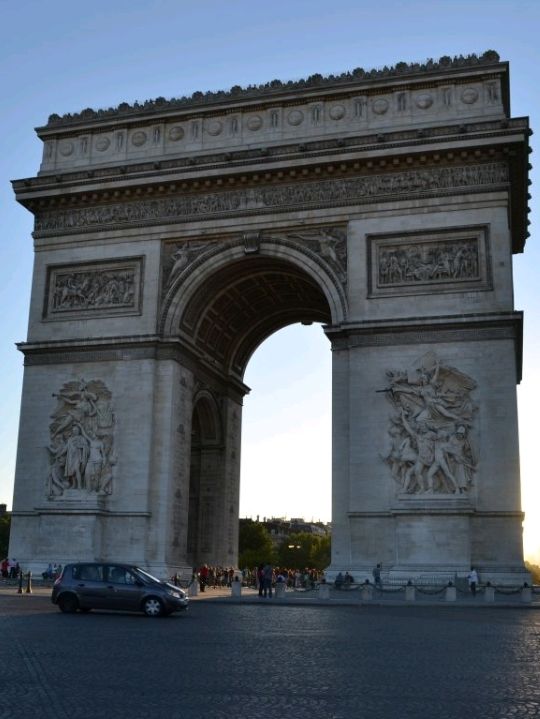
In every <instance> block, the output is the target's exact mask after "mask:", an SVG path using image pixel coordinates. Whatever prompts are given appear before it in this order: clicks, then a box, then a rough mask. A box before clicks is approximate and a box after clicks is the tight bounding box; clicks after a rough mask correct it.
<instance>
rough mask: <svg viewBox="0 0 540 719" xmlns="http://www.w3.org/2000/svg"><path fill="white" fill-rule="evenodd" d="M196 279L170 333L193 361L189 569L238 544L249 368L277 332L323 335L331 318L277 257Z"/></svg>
mask: <svg viewBox="0 0 540 719" xmlns="http://www.w3.org/2000/svg"><path fill="white" fill-rule="evenodd" d="M201 277H204V281H202V280H201V281H199V282H197V283H195V284H193V278H188V279H187V280H186V281H187V283H188V284H189V283H190V281H191V283H192V284H191V287H190V288H189V291H187V290H186V291H185V292H184V295H183V298H182V302H183V311H182V312H181V313H180V315H179V321H178V325H177V330H176V333H177V335H179V336H180V338H181V339H182V340H184V341H186V342H189V344H190V345H191V347H192V348H193V352H194V353H195V354H196V355H197V356H198V358H199V359H198V364H197V365H196V366H195V368H194V371H193V378H194V380H193V381H194V396H193V410H192V422H191V427H192V428H191V455H190V456H191V459H190V478H189V508H188V515H189V516H188V531H187V547H186V550H187V551H186V559H187V561H188V562H189V563H190V564H191V565H192V566H197V565H201V564H203V563H208V564H221V565H224V566H229V565H231V564H234V563H236V556H237V546H238V539H237V538H238V518H239V501H240V455H241V449H240V445H241V427H242V405H243V395H244V393H245V392H246V391H249V389H248V388H247V387H246V386H245V385H244V384H243V382H242V380H243V378H244V374H245V371H246V367H247V364H248V362H249V360H250V358H251V356H252V355H253V353H254V352H255V350H256V349H257V347H259V345H261V343H263V342H264V341H265V340H266V339H267V338H269V337H270V336H271V335H274V333H276V332H278V330H281V329H283V328H285V327H288V326H289V325H294V324H302V325H312V324H314V323H316V324H317V325H319V327H313V328H312V330H313V332H316V331H317V330H318V331H319V332H320V334H321V335H322V332H321V330H320V325H321V324H331V323H332V320H333V317H332V311H331V306H330V303H329V300H328V293H327V292H325V290H324V289H323V281H322V280H321V282H320V283H319V281H318V278H317V276H316V275H315V274H314V273H313V272H312V271H311V272H308V271H306V270H305V269H303V268H302V267H301V266H299V264H295V263H293V262H291V261H290V260H288V259H283V258H282V257H276V256H268V255H263V254H257V255H244V256H237V257H235V258H232V260H231V261H229V262H223V264H221V266H220V267H218V268H215V269H214V271H213V272H210V273H207V274H206V275H205V274H204V273H202V272H201ZM325 281H326V282H328V276H326V278H325ZM337 294H338V292H337V291H336V295H337ZM323 339H324V338H323ZM324 341H325V342H327V341H326V340H324ZM288 351H290V348H289V350H288ZM288 351H285V352H284V353H283V355H282V357H281V359H280V361H281V362H282V364H285V365H286V364H287V361H288V360H287V354H288ZM289 361H290V358H289ZM201 388H202V389H201ZM260 461H261V462H263V463H264V461H265V458H264V457H261V458H260Z"/></svg>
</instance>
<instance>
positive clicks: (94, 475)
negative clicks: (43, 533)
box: [46, 379, 116, 500]
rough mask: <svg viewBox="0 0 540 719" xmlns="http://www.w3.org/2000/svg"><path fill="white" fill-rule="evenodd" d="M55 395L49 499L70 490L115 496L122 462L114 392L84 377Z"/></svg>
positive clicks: (47, 486)
mask: <svg viewBox="0 0 540 719" xmlns="http://www.w3.org/2000/svg"><path fill="white" fill-rule="evenodd" d="M53 397H56V399H57V407H56V409H55V411H54V413H53V414H52V415H51V419H52V422H51V424H50V425H49V430H50V437H51V443H50V446H49V447H48V448H47V449H48V451H49V462H50V465H49V474H48V477H47V485H46V491H47V496H48V497H49V499H51V500H54V499H57V498H60V497H62V496H63V495H64V493H65V492H66V490H75V491H77V492H79V493H80V494H81V495H83V496H84V494H85V493H86V494H97V495H101V496H103V495H109V494H111V493H112V491H113V486H112V481H113V467H114V465H115V463H116V459H115V456H114V425H115V416H114V412H113V409H112V405H111V397H112V395H111V393H110V391H109V390H108V389H107V387H106V386H105V384H104V383H103V382H102V381H101V380H93V381H91V382H86V381H85V380H84V379H80V380H74V381H71V382H66V384H64V385H63V387H62V388H61V390H60V391H59V392H58V393H53Z"/></svg>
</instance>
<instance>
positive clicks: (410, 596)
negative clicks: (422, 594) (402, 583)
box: [405, 583, 416, 602]
mask: <svg viewBox="0 0 540 719" xmlns="http://www.w3.org/2000/svg"><path fill="white" fill-rule="evenodd" d="M405 601H406V602H414V601H416V587H415V586H413V585H412V584H410V583H409V584H407V586H406V587H405Z"/></svg>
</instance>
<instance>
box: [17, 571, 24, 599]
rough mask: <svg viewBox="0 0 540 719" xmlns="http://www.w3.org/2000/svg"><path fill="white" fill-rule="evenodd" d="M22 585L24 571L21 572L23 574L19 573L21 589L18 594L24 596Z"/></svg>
mask: <svg viewBox="0 0 540 719" xmlns="http://www.w3.org/2000/svg"><path fill="white" fill-rule="evenodd" d="M22 583H23V573H22V571H21V572H19V588H18V589H17V594H22V593H23V590H22Z"/></svg>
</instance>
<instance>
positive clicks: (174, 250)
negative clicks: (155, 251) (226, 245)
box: [162, 240, 212, 294]
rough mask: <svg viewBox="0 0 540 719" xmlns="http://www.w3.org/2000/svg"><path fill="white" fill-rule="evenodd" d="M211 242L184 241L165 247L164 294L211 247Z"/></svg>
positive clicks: (163, 261)
mask: <svg viewBox="0 0 540 719" xmlns="http://www.w3.org/2000/svg"><path fill="white" fill-rule="evenodd" d="M211 244H212V243H211V242H208V241H207V242H204V241H203V242H194V241H193V240H184V241H182V242H175V243H174V244H166V245H165V246H164V257H163V260H162V263H163V283H162V290H163V294H164V293H165V292H166V291H167V290H168V289H169V287H170V286H171V285H172V283H173V282H174V281H175V280H176V279H177V277H178V276H179V275H180V274H181V273H182V272H183V270H185V269H186V267H187V266H188V265H189V264H191V262H193V260H194V259H195V258H196V257H198V256H199V255H200V254H201V253H202V252H204V251H205V250H206V249H208V247H209V246H210V245H211Z"/></svg>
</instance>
